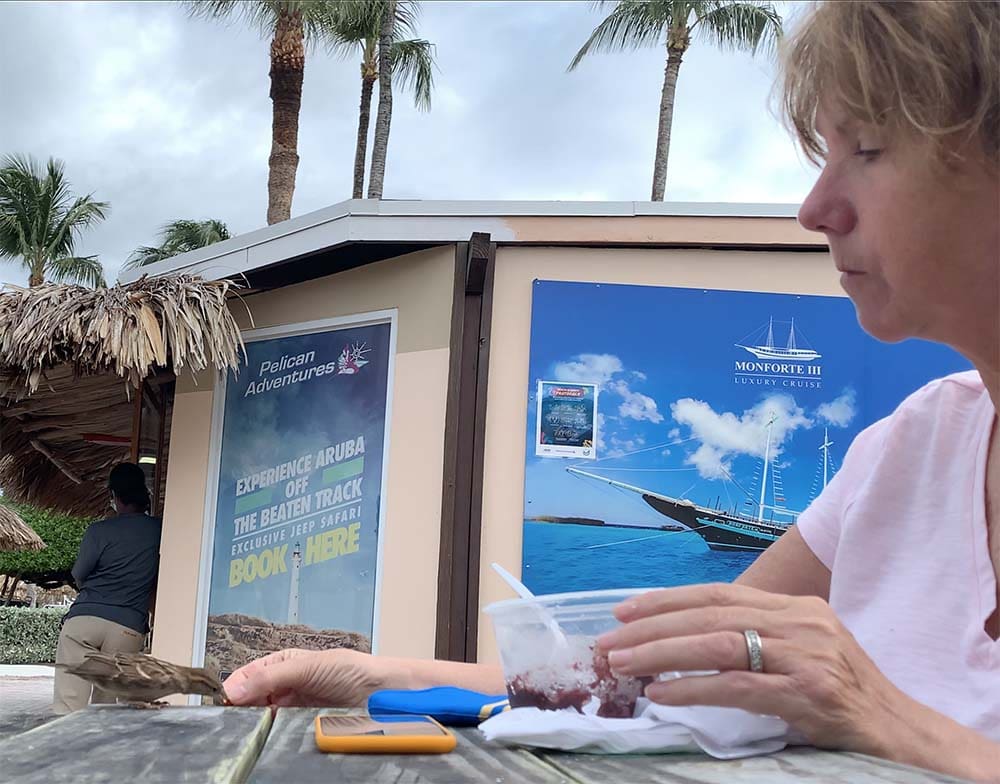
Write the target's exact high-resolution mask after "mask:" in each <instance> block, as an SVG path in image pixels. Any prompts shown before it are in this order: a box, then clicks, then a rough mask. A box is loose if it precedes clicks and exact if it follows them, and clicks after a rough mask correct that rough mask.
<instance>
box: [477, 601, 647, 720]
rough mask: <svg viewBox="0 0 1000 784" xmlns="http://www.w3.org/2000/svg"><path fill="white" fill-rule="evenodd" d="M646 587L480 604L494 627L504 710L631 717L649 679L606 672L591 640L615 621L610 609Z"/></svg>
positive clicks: (610, 626)
mask: <svg viewBox="0 0 1000 784" xmlns="http://www.w3.org/2000/svg"><path fill="white" fill-rule="evenodd" d="M649 590H650V589H649V588H630V589H620V590H612V591H581V592H578V593H562V594H550V595H546V596H536V597H535V598H534V599H509V600H507V601H502V602H496V603H494V604H491V605H489V606H488V607H486V608H485V611H486V613H487V614H488V615H489V616H490V617H491V618H492V620H493V628H494V629H495V630H496V638H497V645H498V646H499V649H500V661H501V664H502V665H503V671H504V678H505V680H506V682H507V695H508V697H509V698H510V704H511V707H514V708H518V707H534V708H541V709H542V710H559V709H562V708H575V709H576V710H578V711H581V712H584V710H585V708H586V712H591V711H594V712H596V713H597V714H598V715H599V716H605V717H608V718H631V717H632V715H633V712H634V710H635V704H636V700H637V699H638V698H639V697H640V696H642V691H643V688H645V686H646V684H647V683H649V682H650V680H651V679H648V678H642V679H641V678H632V677H629V676H622V675H616V674H615V673H613V672H611V668H610V667H609V666H608V660H607V658H606V657H605V656H604V655H602V654H599V653H598V652H597V651H595V643H596V640H597V637H599V636H600V635H601V634H604V633H605V632H607V631H611V630H612V629H614V628H616V627H618V626H620V625H621V624H620V622H619V621H618V619H617V618H615V616H614V614H613V611H614V608H615V607H616V606H618V605H619V604H620V603H621V602H623V601H625V600H626V599H628V598H630V597H633V596H638V595H639V594H643V593H648V592H649ZM553 620H554V621H555V623H556V624H558V628H556V626H555V625H554V624H553ZM560 631H561V632H562V634H561V635H560V633H559V632H560Z"/></svg>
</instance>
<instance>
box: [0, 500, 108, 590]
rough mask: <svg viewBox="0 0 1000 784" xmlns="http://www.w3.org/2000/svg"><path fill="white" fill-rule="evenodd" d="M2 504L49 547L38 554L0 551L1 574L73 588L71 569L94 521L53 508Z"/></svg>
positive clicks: (40, 583)
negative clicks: (84, 534) (89, 526)
mask: <svg viewBox="0 0 1000 784" xmlns="http://www.w3.org/2000/svg"><path fill="white" fill-rule="evenodd" d="M3 503H5V504H7V506H9V507H10V508H11V509H13V510H15V511H16V512H17V513H18V514H19V515H21V519H22V520H24V522H26V523H27V524H28V525H29V526H31V528H32V529H33V530H34V531H35V533H36V534H38V535H39V536H40V537H41V538H42V541H43V542H45V544H46V545H48V546H47V547H46V548H45V549H44V550H39V551H37V552H33V551H23V552H15V553H5V552H0V574H8V575H14V576H16V577H19V578H20V579H22V580H24V581H25V582H29V583H35V584H36V585H40V586H42V587H45V588H54V587H57V586H59V585H70V584H71V583H72V577H71V576H70V570H71V569H72V568H73V564H74V563H75V562H76V556H77V554H78V553H79V552H80V542H81V541H82V540H83V532H84V531H86V530H87V526H88V525H90V523H91V522H92V521H91V520H82V519H80V518H79V517H69V516H67V515H64V514H59V513H58V512H54V511H52V510H50V509H38V508H36V507H33V506H25V505H22V504H13V503H9V502H7V501H4V502H3Z"/></svg>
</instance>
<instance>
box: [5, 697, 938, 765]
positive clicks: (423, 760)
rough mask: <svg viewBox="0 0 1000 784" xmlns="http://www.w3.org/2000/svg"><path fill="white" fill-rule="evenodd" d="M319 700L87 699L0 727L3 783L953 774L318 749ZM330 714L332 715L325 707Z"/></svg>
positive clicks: (479, 746)
mask: <svg viewBox="0 0 1000 784" xmlns="http://www.w3.org/2000/svg"><path fill="white" fill-rule="evenodd" d="M318 712H320V711H319V710H318V709H315V708H282V709H279V710H278V711H277V714H276V715H275V716H273V717H272V714H271V711H270V710H269V709H266V708H219V707H208V706H203V707H170V708H163V709H160V710H139V709H135V708H130V707H127V706H93V707H90V708H88V709H86V710H83V711H78V712H76V713H74V714H70V715H69V716H63V717H61V718H54V717H53V718H50V719H49V720H48V721H45V722H44V723H41V724H40V725H39V726H34V725H37V724H39V722H38V717H37V716H35V717H32V718H30V719H28V720H27V721H25V722H24V724H25V726H33V729H28V730H26V731H17V722H16V721H15V720H14V719H8V720H7V721H6V722H5V724H4V729H5V730H6V732H7V734H6V735H0V781H2V782H4V784H61V783H62V782H73V783H74V784H89V783H90V782H102V783H103V782H108V784H112V783H113V784H121V782H129V781H142V782H144V784H145V783H147V782H148V784H161V783H162V784H175V782H199V783H200V782H213V784H242V783H243V782H250V784H321V783H322V784H382V783H383V782H385V783H386V784H387V783H388V782H393V783H394V784H464V783H465V782H470V783H471V784H522V783H523V784H643V782H658V783H659V784H682V782H683V784H714V783H715V782H727V784H784V783H786V782H788V783H789V784H790V782H801V781H805V782H810V781H822V782H829V783H831V784H840V783H843V784H885V783H886V782H892V784H928V783H929V782H957V781H958V779H954V778H950V777H948V776H942V775H940V774H936V773H930V772H928V771H923V770H918V769H916V768H909V767H905V766H902V765H896V764H894V763H891V762H886V761H884V760H879V759H875V758H872V757H866V756H863V755H860V754H846V753H835V752H828V751H820V750H818V749H813V748H805V747H798V748H790V749H786V750H785V751H782V752H779V753H777V754H771V755H767V756H761V757H749V758H746V759H742V760H731V761H720V760H715V759H712V758H710V757H706V756H703V755H696V754H663V755H616V756H608V755H591V754H568V753H557V752H549V751H543V750H539V749H534V750H528V749H510V748H505V747H503V746H500V745H497V744H492V743H487V742H486V741H485V740H484V739H483V738H482V735H481V734H480V733H479V731H478V730H476V729H474V728H462V729H456V730H455V733H456V734H457V736H458V748H457V749H456V750H455V751H454V752H452V753H450V754H443V755H382V756H367V755H357V754H351V755H342V754H323V753H321V752H319V751H317V749H316V746H315V743H314V740H313V720H314V718H315V717H316V715H317V713H318ZM330 712H331V713H334V712H335V711H330Z"/></svg>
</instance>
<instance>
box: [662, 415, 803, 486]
mask: <svg viewBox="0 0 1000 784" xmlns="http://www.w3.org/2000/svg"><path fill="white" fill-rule="evenodd" d="M670 411H671V413H672V414H673V417H674V419H675V420H676V421H677V422H678V423H679V424H681V425H686V426H687V427H688V428H690V430H691V435H692V436H693V437H694V438H696V439H697V440H698V441H700V442H701V444H700V445H699V447H698V448H697V449H696V450H695V451H694V452H693V453H692V454H691V455H690V456H689V457H688V459H687V462H688V463H689V464H691V465H693V466H695V467H696V468H697V469H698V472H699V474H700V475H701V476H702V477H704V478H706V479H720V478H722V477H724V476H726V474H727V473H729V472H731V470H732V469H731V464H732V459H733V458H734V457H736V456H739V455H750V456H753V457H760V458H763V457H764V451H765V448H766V445H767V423H768V422H769V421H770V419H771V417H772V416H773V417H774V425H773V426H772V428H771V454H772V455H773V456H777V455H779V454H781V449H782V446H783V444H784V443H785V440H786V439H787V438H788V437H789V436H790V435H791V434H792V433H793V432H794V431H795V430H797V429H799V428H800V427H811V426H812V424H813V422H812V420H810V419H809V418H808V417H807V416H806V413H805V411H804V410H803V409H802V408H801V407H800V406H799V405H797V404H796V402H795V400H794V399H793V398H792V397H791V396H789V395H773V396H771V397H768V398H766V399H764V400H762V401H761V402H760V403H758V404H757V405H755V406H754V407H753V408H750V409H747V410H746V411H744V412H743V413H742V414H735V413H733V412H731V411H724V412H722V413H719V412H716V411H715V410H714V409H713V408H712V407H711V406H710V405H709V404H708V403H706V402H705V401H703V400H694V399H692V398H683V399H681V400H678V401H677V402H675V403H673V404H671V406H670Z"/></svg>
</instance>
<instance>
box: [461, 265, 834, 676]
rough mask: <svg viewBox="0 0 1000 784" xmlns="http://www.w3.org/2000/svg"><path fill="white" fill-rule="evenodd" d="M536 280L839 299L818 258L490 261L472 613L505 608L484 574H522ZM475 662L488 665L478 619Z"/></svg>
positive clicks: (483, 624) (487, 643)
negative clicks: (498, 605) (502, 568)
mask: <svg viewBox="0 0 1000 784" xmlns="http://www.w3.org/2000/svg"><path fill="white" fill-rule="evenodd" d="M536 278H539V279H544V280H575V281H594V282H600V283H635V284H641V285H649V286H680V287H686V288H713V289H733V290H738V291H771V292H778V293H788V294H828V295H841V296H842V295H843V292H842V290H841V288H840V286H839V284H838V282H837V281H838V275H837V272H836V271H835V269H834V267H833V262H832V261H831V259H830V256H829V254H828V253H826V252H810V253H794V252H778V251H756V252H747V251H698V250H642V249H634V250H633V249H618V250H614V249H602V248H515V247H504V248H500V249H499V250H498V251H497V263H496V278H495V282H494V291H493V322H492V328H491V334H492V336H493V338H492V341H491V345H490V374H489V389H488V397H487V413H486V444H485V448H486V459H485V469H484V471H485V476H484V483H483V538H482V551H481V552H482V557H481V563H482V567H483V568H482V570H481V573H480V606H485V605H486V604H488V603H490V602H492V601H496V600H499V599H506V598H510V596H511V594H510V590H509V589H508V588H507V587H506V586H505V585H503V583H502V582H501V581H500V579H499V578H498V577H497V576H496V575H495V574H494V573H493V571H492V569H490V568H489V565H490V563H491V562H493V561H497V562H498V563H500V564H503V565H506V567H507V568H508V569H509V570H510V571H512V572H513V573H515V574H519V573H520V569H521V528H522V524H523V515H524V453H525V446H526V445H525V430H526V428H525V417H526V416H527V399H526V395H525V390H526V389H527V388H528V351H529V344H530V331H531V288H532V285H531V284H532V281H533V280H534V279H536ZM479 658H480V660H481V661H496V645H495V642H494V638H493V628H492V626H491V625H490V622H489V619H488V618H487V617H486V616H485V614H483V613H480V618H479Z"/></svg>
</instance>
